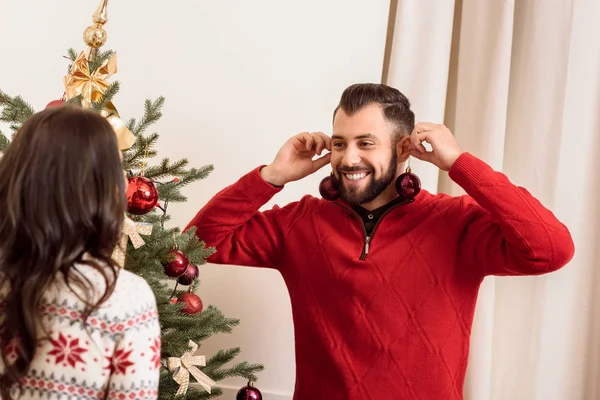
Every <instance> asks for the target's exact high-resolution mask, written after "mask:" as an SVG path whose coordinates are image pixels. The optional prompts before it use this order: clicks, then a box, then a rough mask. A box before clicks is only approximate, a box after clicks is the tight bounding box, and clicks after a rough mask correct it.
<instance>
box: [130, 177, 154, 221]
mask: <svg viewBox="0 0 600 400" xmlns="http://www.w3.org/2000/svg"><path fill="white" fill-rule="evenodd" d="M156 203H158V190H156V186H154V183H153V182H152V181H151V180H150V179H148V178H145V177H143V176H134V177H133V178H130V179H129V185H128V186H127V212H129V213H131V214H135V215H142V214H146V213H147V212H150V211H151V210H152V209H153V208H154V206H156Z"/></svg>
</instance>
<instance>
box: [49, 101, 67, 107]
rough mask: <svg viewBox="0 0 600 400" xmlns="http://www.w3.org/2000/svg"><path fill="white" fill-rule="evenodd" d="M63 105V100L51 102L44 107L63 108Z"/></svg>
mask: <svg viewBox="0 0 600 400" xmlns="http://www.w3.org/2000/svg"><path fill="white" fill-rule="evenodd" d="M64 105H65V101H64V100H61V99H59V100H52V101H51V102H50V103H48V104H47V105H46V108H53V107H60V106H64Z"/></svg>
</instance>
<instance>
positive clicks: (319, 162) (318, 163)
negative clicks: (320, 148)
mask: <svg viewBox="0 0 600 400" xmlns="http://www.w3.org/2000/svg"><path fill="white" fill-rule="evenodd" d="M330 161H331V153H327V154H325V155H324V156H323V157H319V158H317V159H316V160H314V161H313V172H316V171H318V170H320V169H321V168H323V167H324V166H326V165H327V164H329V162H330Z"/></svg>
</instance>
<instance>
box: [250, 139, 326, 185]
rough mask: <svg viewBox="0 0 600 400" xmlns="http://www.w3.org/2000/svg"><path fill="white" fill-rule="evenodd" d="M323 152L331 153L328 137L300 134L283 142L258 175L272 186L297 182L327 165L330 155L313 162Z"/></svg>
mask: <svg viewBox="0 0 600 400" xmlns="http://www.w3.org/2000/svg"><path fill="white" fill-rule="evenodd" d="M323 150H328V151H331V138H329V136H327V135H325V134H324V133H323V132H313V133H308V132H303V133H300V134H298V135H296V136H293V137H291V138H290V139H288V141H287V142H285V144H284V145H283V146H282V147H281V149H279V152H277V155H276V156H275V159H274V160H273V162H272V163H271V164H269V165H267V166H266V167H264V168H263V169H261V171H260V175H261V176H262V178H263V179H264V180H265V181H267V182H269V183H270V184H271V185H274V186H284V185H285V184H286V183H288V182H293V181H297V180H299V179H302V178H304V177H306V176H308V175H310V174H312V173H314V172H316V171H318V170H319V169H321V168H323V167H324V166H325V165H327V164H329V160H330V158H331V153H327V154H325V155H324V156H322V157H319V158H317V159H315V160H313V158H314V157H315V156H317V155H319V156H320V155H321V153H322V152H323Z"/></svg>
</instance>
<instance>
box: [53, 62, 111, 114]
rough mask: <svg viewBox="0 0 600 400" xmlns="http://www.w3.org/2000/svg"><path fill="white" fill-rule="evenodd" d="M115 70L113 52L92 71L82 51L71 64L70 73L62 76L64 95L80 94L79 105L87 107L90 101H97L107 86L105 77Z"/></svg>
mask: <svg viewBox="0 0 600 400" xmlns="http://www.w3.org/2000/svg"><path fill="white" fill-rule="evenodd" d="M116 72H117V55H116V54H113V55H112V56H110V58H109V59H108V60H106V61H104V62H103V63H102V64H101V65H100V66H99V67H98V68H97V69H96V70H95V71H94V72H93V73H90V65H89V63H88V60H87V58H86V56H85V52H84V51H82V52H81V53H80V54H79V56H77V58H76V59H75V61H74V62H73V65H72V66H71V73H70V74H69V75H66V76H65V78H64V83H65V89H66V97H67V99H72V98H73V97H76V96H79V95H81V105H82V106H83V107H85V108H89V107H90V106H91V105H92V102H98V101H100V99H102V95H103V94H104V92H105V91H106V89H107V88H108V86H109V84H108V81H107V79H108V78H110V77H111V76H112V75H114V74H115V73H116Z"/></svg>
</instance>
